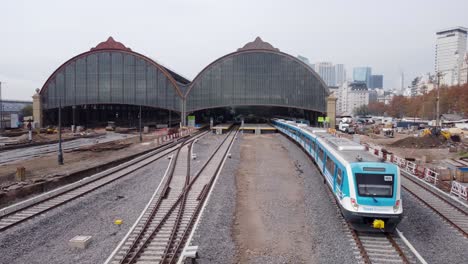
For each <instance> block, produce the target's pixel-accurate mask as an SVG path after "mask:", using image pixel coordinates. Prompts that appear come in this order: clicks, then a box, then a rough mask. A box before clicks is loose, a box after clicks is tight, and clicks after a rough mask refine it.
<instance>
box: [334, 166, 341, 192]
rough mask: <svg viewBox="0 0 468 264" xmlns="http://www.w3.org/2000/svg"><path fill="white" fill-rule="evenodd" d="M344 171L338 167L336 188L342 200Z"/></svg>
mask: <svg viewBox="0 0 468 264" xmlns="http://www.w3.org/2000/svg"><path fill="white" fill-rule="evenodd" d="M342 188H343V171H342V170H341V169H340V168H339V167H338V166H337V168H336V180H335V187H334V188H333V189H334V190H335V194H336V196H338V198H339V199H340V200H341V199H342V198H343V189H342Z"/></svg>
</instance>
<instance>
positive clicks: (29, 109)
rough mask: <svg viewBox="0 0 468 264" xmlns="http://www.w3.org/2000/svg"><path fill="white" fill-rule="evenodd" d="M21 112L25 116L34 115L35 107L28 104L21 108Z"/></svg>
mask: <svg viewBox="0 0 468 264" xmlns="http://www.w3.org/2000/svg"><path fill="white" fill-rule="evenodd" d="M21 114H22V115H23V116H32V115H33V107H32V105H26V106H24V107H23V108H22V109H21Z"/></svg>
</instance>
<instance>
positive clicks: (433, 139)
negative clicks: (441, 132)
mask: <svg viewBox="0 0 468 264" xmlns="http://www.w3.org/2000/svg"><path fill="white" fill-rule="evenodd" d="M390 146H392V147H400V148H419V149H423V148H440V147H443V148H445V147H446V141H445V140H441V139H440V138H439V137H437V136H434V135H426V136H422V137H407V138H403V139H400V140H398V141H396V142H394V143H392V144H390Z"/></svg>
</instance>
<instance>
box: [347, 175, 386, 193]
mask: <svg viewBox="0 0 468 264" xmlns="http://www.w3.org/2000/svg"><path fill="white" fill-rule="evenodd" d="M393 180H394V175H393V174H373V173H356V184H357V187H358V193H359V195H360V196H367V197H393Z"/></svg>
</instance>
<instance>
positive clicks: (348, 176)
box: [272, 119, 403, 231]
mask: <svg viewBox="0 0 468 264" xmlns="http://www.w3.org/2000/svg"><path fill="white" fill-rule="evenodd" d="M272 123H273V124H274V125H275V126H276V127H277V128H278V129H279V130H280V131H281V132H283V133H284V134H286V135H287V136H289V137H290V138H291V139H293V140H294V141H296V142H297V143H298V144H299V145H300V146H302V147H303V148H304V150H305V151H306V152H307V153H308V154H309V155H310V156H311V157H312V158H313V160H314V161H315V163H316V164H317V167H318V168H319V170H320V171H321V172H322V174H323V176H324V177H325V179H326V182H327V184H328V185H329V186H330V189H331V190H333V193H334V195H335V198H336V200H337V202H338V204H339V206H340V210H341V212H342V214H343V216H344V217H345V219H346V220H347V221H348V222H349V223H350V224H351V225H352V226H353V228H354V229H356V230H360V231H369V230H379V231H393V230H394V229H395V227H396V226H397V225H398V223H399V222H400V221H401V218H402V215H403V207H402V202H401V196H400V190H401V182H400V171H399V168H398V166H396V165H394V164H391V163H386V162H384V161H381V160H380V159H379V158H378V157H376V156H374V155H372V154H370V153H369V152H368V151H366V150H365V147H364V146H362V145H360V144H358V143H356V142H353V141H351V140H349V139H345V138H338V137H336V136H334V135H331V134H329V133H327V132H326V130H324V129H321V128H311V127H309V126H304V125H298V124H296V123H295V122H292V121H285V120H278V119H274V120H272Z"/></svg>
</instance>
